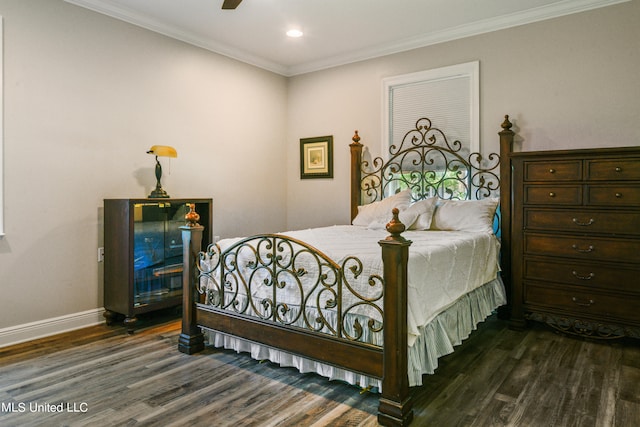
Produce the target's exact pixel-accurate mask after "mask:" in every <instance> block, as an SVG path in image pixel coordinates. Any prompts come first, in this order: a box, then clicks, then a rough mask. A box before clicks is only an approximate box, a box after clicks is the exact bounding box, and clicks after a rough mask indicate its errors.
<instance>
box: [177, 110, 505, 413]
mask: <svg viewBox="0 0 640 427" xmlns="http://www.w3.org/2000/svg"><path fill="white" fill-rule="evenodd" d="M511 126H512V125H511V123H510V122H509V119H508V116H505V120H504V122H503V123H502V131H501V132H500V133H499V134H500V154H499V155H498V154H495V153H493V154H490V155H488V156H486V157H485V156H482V155H481V154H479V153H465V151H464V148H463V145H462V144H461V143H460V142H459V141H449V140H448V138H447V136H446V133H445V132H443V131H442V130H440V129H438V128H436V127H434V126H432V123H431V121H430V120H429V119H428V118H421V119H419V120H417V121H416V125H415V128H414V129H411V130H409V131H408V132H406V134H405V136H404V138H403V139H402V141H401V142H399V143H397V144H395V145H392V146H391V147H390V149H389V154H388V158H387V159H386V160H384V159H382V158H379V157H378V158H375V159H373V160H371V161H369V160H367V159H366V158H365V156H364V155H363V145H362V144H361V143H360V137H359V136H358V132H357V131H356V134H355V135H354V137H353V142H352V143H351V144H350V150H351V218H352V223H351V224H350V225H336V226H333V227H320V228H316V229H310V230H298V231H291V232H285V233H277V234H264V235H258V236H251V237H246V238H238V239H225V240H223V241H220V242H218V243H216V244H212V245H209V247H208V248H206V249H205V250H204V251H203V250H201V249H202V248H201V247H200V245H201V240H202V231H203V227H201V226H199V225H198V224H197V220H198V214H197V212H195V211H193V209H192V211H191V212H189V213H188V214H187V215H186V219H187V225H185V226H184V227H182V240H183V259H184V268H183V286H184V288H183V317H182V333H181V335H180V338H179V344H178V348H179V350H180V351H181V352H183V353H187V354H193V353H196V352H198V351H201V350H202V349H203V348H204V346H205V335H206V336H207V341H208V343H209V344H210V345H214V346H218V347H226V348H232V349H234V350H236V351H244V352H249V353H250V354H251V355H252V357H254V358H256V359H269V360H271V361H273V362H275V363H279V364H281V365H283V366H293V367H296V368H298V369H299V370H300V371H301V372H309V371H311V372H317V373H319V374H321V375H324V376H326V377H328V378H331V379H338V380H342V381H346V382H349V383H351V384H354V385H358V386H360V387H363V388H367V389H374V390H375V391H377V392H379V393H380V404H379V407H378V421H379V423H380V424H382V425H393V426H405V425H409V424H410V423H411V421H412V419H413V410H412V394H411V387H414V386H419V385H421V384H422V377H423V375H424V374H429V373H433V370H434V369H435V368H436V367H437V359H438V357H440V356H442V355H444V354H448V353H450V352H452V351H453V347H454V346H455V345H457V344H460V342H461V341H462V340H463V339H464V338H466V337H467V336H468V335H469V334H470V333H471V332H472V331H473V330H474V329H475V328H476V325H477V324H478V323H479V322H481V321H482V320H484V319H485V318H486V317H487V316H488V315H490V314H491V313H492V312H493V311H494V310H496V309H497V308H498V307H500V306H504V305H505V304H506V302H507V300H508V294H507V292H508V289H509V284H508V283H505V280H504V279H506V278H508V277H509V265H510V262H509V261H510V260H509V243H510V234H511V232H510V227H509V224H510V220H509V217H510V215H509V212H510V204H511V200H510V191H501V192H500V187H501V184H502V186H503V187H504V186H505V185H506V188H507V189H508V188H509V185H510V171H509V168H500V167H499V163H500V159H501V158H503V159H506V158H508V155H509V153H510V151H511V147H512V144H513V137H514V133H513V131H511Z"/></svg>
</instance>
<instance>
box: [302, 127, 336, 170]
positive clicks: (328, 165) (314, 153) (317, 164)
mask: <svg viewBox="0 0 640 427" xmlns="http://www.w3.org/2000/svg"><path fill="white" fill-rule="evenodd" d="M300 178H301V179H308V178H333V136H319V137H316V138H302V139H301V140H300Z"/></svg>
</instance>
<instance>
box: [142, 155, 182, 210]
mask: <svg viewBox="0 0 640 427" xmlns="http://www.w3.org/2000/svg"><path fill="white" fill-rule="evenodd" d="M147 154H153V155H154V156H156V188H155V190H153V191H152V192H151V194H149V198H150V199H159V198H168V197H169V195H168V194H167V192H166V191H164V190H163V189H162V185H160V178H162V166H161V165H160V161H159V160H158V157H178V153H177V152H176V149H175V148H173V147H169V146H168V145H154V146H153V147H151V148H150V149H149V151H147Z"/></svg>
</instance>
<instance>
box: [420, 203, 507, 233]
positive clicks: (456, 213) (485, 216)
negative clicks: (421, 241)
mask: <svg viewBox="0 0 640 427" xmlns="http://www.w3.org/2000/svg"><path fill="white" fill-rule="evenodd" d="M498 201H499V199H497V198H489V199H482V200H441V201H440V204H439V205H438V206H437V207H436V211H435V213H434V215H433V220H432V222H431V229H432V230H448V231H477V232H484V233H493V216H494V215H495V213H496V208H497V207H498Z"/></svg>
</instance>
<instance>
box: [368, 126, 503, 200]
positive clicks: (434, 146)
mask: <svg viewBox="0 0 640 427" xmlns="http://www.w3.org/2000/svg"><path fill="white" fill-rule="evenodd" d="M499 165H500V156H499V155H498V154H496V153H492V154H490V155H489V156H488V157H486V158H485V157H483V156H482V154H480V153H470V154H468V155H466V154H465V148H464V146H463V144H462V143H461V142H460V141H458V140H456V141H453V142H450V141H449V140H448V139H447V137H446V135H445V134H444V133H443V132H442V131H441V130H440V129H438V128H435V127H433V126H432V124H431V120H429V119H428V118H421V119H419V120H418V121H416V125H415V129H413V130H411V131H409V132H407V133H406V134H405V135H404V137H403V138H402V141H401V142H400V143H399V144H398V145H397V146H396V145H395V144H394V145H391V146H390V147H389V159H388V160H387V161H386V162H385V161H384V160H383V159H382V158H381V157H376V158H375V159H373V161H372V162H371V163H370V162H368V161H363V162H362V164H361V176H362V178H361V183H360V188H361V190H362V192H363V196H364V199H365V200H366V201H368V202H371V201H376V200H381V199H383V198H384V197H385V196H388V195H391V194H394V193H395V192H397V191H400V190H404V189H407V188H409V189H411V193H412V197H413V200H416V201H417V200H422V199H426V198H429V197H434V196H437V197H439V198H442V199H456V200H465V199H483V198H487V197H496V196H497V194H498V191H499V189H500V177H499V174H498V170H497V169H498V167H499Z"/></svg>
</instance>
